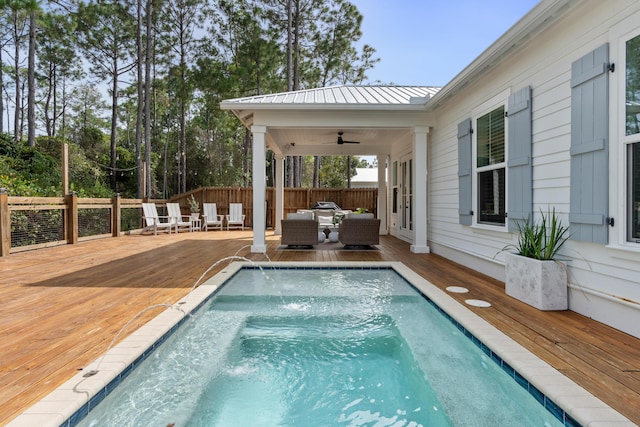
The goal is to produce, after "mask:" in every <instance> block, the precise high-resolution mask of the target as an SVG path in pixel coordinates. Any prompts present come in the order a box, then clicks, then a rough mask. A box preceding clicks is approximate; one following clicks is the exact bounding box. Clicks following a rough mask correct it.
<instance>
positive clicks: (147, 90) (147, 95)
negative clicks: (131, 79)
mask: <svg viewBox="0 0 640 427" xmlns="http://www.w3.org/2000/svg"><path fill="white" fill-rule="evenodd" d="M146 13H147V46H146V48H147V51H146V54H145V76H144V79H145V80H144V147H145V163H146V165H147V167H146V170H145V173H146V180H145V182H146V188H145V192H144V194H145V197H151V61H152V56H153V49H152V46H153V28H152V24H153V20H152V19H151V18H152V15H153V0H147V11H146ZM165 157H166V153H165Z"/></svg>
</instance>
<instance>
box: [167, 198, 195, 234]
mask: <svg viewBox="0 0 640 427" xmlns="http://www.w3.org/2000/svg"><path fill="white" fill-rule="evenodd" d="M167 214H168V215H169V216H170V217H171V223H172V224H173V225H174V227H175V229H176V233H178V232H179V231H180V230H181V229H182V230H189V231H193V224H192V222H191V215H182V212H180V205H179V204H178V203H167Z"/></svg>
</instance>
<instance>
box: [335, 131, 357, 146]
mask: <svg viewBox="0 0 640 427" xmlns="http://www.w3.org/2000/svg"><path fill="white" fill-rule="evenodd" d="M342 134H344V132H338V145H342V144H360V141H345V140H344V139H342Z"/></svg>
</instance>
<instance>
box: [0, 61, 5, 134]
mask: <svg viewBox="0 0 640 427" xmlns="http://www.w3.org/2000/svg"><path fill="white" fill-rule="evenodd" d="M2 64H3V62H2V49H0V133H3V132H4V98H3V97H2V94H3V93H4V75H3V73H2Z"/></svg>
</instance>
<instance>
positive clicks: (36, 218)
mask: <svg viewBox="0 0 640 427" xmlns="http://www.w3.org/2000/svg"><path fill="white" fill-rule="evenodd" d="M192 195H193V197H194V198H195V199H196V201H197V202H198V204H199V205H200V207H202V203H204V202H207V203H216V206H217V211H218V214H219V215H226V214H228V213H229V204H231V203H242V208H243V211H244V214H245V215H246V220H245V226H247V227H251V226H252V222H253V191H252V189H251V188H229V187H205V188H199V189H197V190H193V191H190V192H188V193H185V194H181V195H179V196H176V197H173V198H172V199H171V200H160V199H157V200H143V199H123V198H121V197H119V196H115V197H112V198H83V197H77V195H75V194H73V193H72V194H69V195H68V196H65V197H15V196H11V197H10V196H8V194H7V191H6V190H5V189H2V188H0V256H6V255H8V254H9V253H13V252H20V251H24V250H31V249H38V248H43V247H48V246H54V245H61V244H74V243H78V242H79V241H83V240H87V239H95V238H103V237H111V236H113V237H117V236H120V235H121V234H125V233H130V232H139V230H140V229H141V228H142V227H143V226H144V221H143V216H142V202H146V201H149V202H154V203H155V204H156V206H157V207H158V213H159V214H160V215H166V211H165V206H166V202H167V201H170V202H178V203H179V204H180V207H181V210H182V213H183V214H188V212H189V203H188V199H189V198H190V197H191V196H192ZM377 196H378V190H377V189H375V188H358V189H323V188H312V189H302V188H287V189H285V192H284V213H285V215H286V213H287V212H295V211H297V210H298V209H309V208H310V207H311V206H313V204H315V203H316V202H318V201H332V202H336V203H337V204H338V205H339V206H340V207H342V208H343V209H351V210H355V209H357V208H366V209H369V211H371V212H373V213H376V202H377ZM265 211H266V220H267V228H273V226H274V224H275V223H276V218H275V189H274V188H268V189H267V191H266V200H265Z"/></svg>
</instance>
